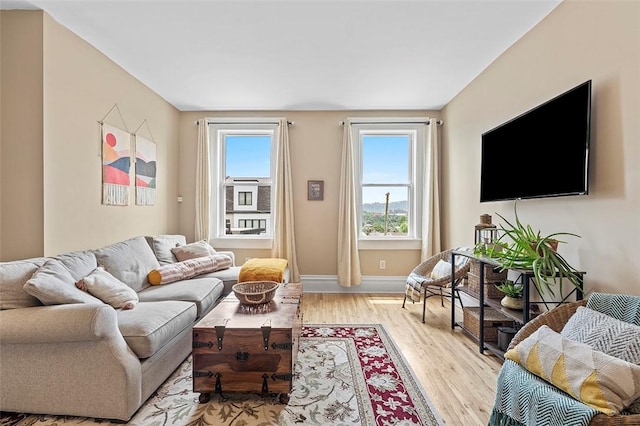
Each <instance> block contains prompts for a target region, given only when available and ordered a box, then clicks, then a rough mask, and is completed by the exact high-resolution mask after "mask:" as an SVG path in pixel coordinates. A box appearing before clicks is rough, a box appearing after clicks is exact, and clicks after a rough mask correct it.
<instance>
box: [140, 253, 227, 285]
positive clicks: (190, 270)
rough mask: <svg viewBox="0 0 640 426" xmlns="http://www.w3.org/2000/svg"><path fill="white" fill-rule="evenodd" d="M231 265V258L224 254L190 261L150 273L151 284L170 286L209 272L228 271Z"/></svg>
mask: <svg viewBox="0 0 640 426" xmlns="http://www.w3.org/2000/svg"><path fill="white" fill-rule="evenodd" d="M231 264H232V261H231V258H230V257H229V256H227V255H224V254H213V255H211V256H206V257H198V258H195V259H188V260H185V261H182V262H176V263H172V264H169V265H164V266H160V267H159V268H156V269H154V270H152V271H151V272H149V282H150V283H151V284H153V285H160V284H169V283H172V282H176V281H180V280H186V279H188V278H191V277H195V276H196V275H200V274H204V273H207V272H215V271H219V270H221V269H227V268H229V267H230V266H231Z"/></svg>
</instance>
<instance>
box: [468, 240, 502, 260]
mask: <svg viewBox="0 0 640 426" xmlns="http://www.w3.org/2000/svg"><path fill="white" fill-rule="evenodd" d="M508 246H509V245H508V244H507V243H505V242H503V241H494V242H492V243H489V244H487V243H485V242H483V241H478V243H477V244H476V245H475V246H474V247H473V254H475V255H476V256H487V257H495V254H496V253H497V252H499V251H502V250H503V249H505V248H507V247H508Z"/></svg>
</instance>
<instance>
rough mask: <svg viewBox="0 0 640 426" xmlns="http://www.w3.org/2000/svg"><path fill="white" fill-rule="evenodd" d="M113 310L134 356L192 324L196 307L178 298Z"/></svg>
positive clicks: (149, 351) (152, 349)
mask: <svg viewBox="0 0 640 426" xmlns="http://www.w3.org/2000/svg"><path fill="white" fill-rule="evenodd" d="M145 244H146V243H145ZM117 314H118V328H119V329H120V332H121V333H122V336H123V337H124V340H125V341H126V342H127V345H129V347H130V348H131V350H132V351H133V352H134V353H135V354H136V355H137V356H138V358H148V357H150V356H152V355H153V354H155V353H156V352H157V351H158V350H159V349H160V348H162V347H163V346H164V345H165V344H167V342H169V341H171V339H173V338H174V337H175V336H176V335H178V334H179V333H180V332H181V331H183V330H184V329H185V328H188V327H191V326H193V323H194V321H195V320H196V307H195V305H194V304H193V303H189V302H180V301H162V302H141V303H138V306H136V308H135V309H131V310H118V311H117Z"/></svg>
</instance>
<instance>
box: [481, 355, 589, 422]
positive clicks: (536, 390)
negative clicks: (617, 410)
mask: <svg viewBox="0 0 640 426" xmlns="http://www.w3.org/2000/svg"><path fill="white" fill-rule="evenodd" d="M598 413H599V412H598V411H597V410H594V409H593V408H590V407H588V406H587V405H585V404H583V403H581V402H580V401H577V400H575V399H573V398H572V397H571V396H570V395H568V394H566V393H564V392H562V391H561V390H559V389H558V388H556V387H555V386H553V385H552V384H550V383H547V382H546V381H544V380H543V379H541V378H539V377H537V376H536V375H534V374H532V373H530V372H528V371H527V370H525V369H524V368H522V367H520V365H518V364H517V363H516V362H514V361H511V360H508V359H507V360H505V361H504V364H502V369H501V370H500V374H499V376H498V388H497V389H496V401H495V404H494V407H493V411H492V413H491V418H490V419H489V425H490V426H525V425H526V426H534V425H535V426H565V425H572V426H587V425H588V424H589V422H590V421H591V419H592V418H593V416H595V415H596V414H598Z"/></svg>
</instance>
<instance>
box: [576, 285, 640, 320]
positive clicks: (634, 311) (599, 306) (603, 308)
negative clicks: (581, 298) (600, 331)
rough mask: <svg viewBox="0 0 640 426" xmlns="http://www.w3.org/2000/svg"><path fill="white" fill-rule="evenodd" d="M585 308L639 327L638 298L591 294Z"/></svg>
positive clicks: (626, 295)
mask: <svg viewBox="0 0 640 426" xmlns="http://www.w3.org/2000/svg"><path fill="white" fill-rule="evenodd" d="M587 308H589V309H593V310H594V311H598V312H602V313H603V314H607V315H609V316H610V317H614V318H616V319H619V320H621V321H625V322H628V323H630V324H635V325H640V296H631V295H628V294H608V293H596V292H593V293H591V295H590V296H589V300H588V301H587Z"/></svg>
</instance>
